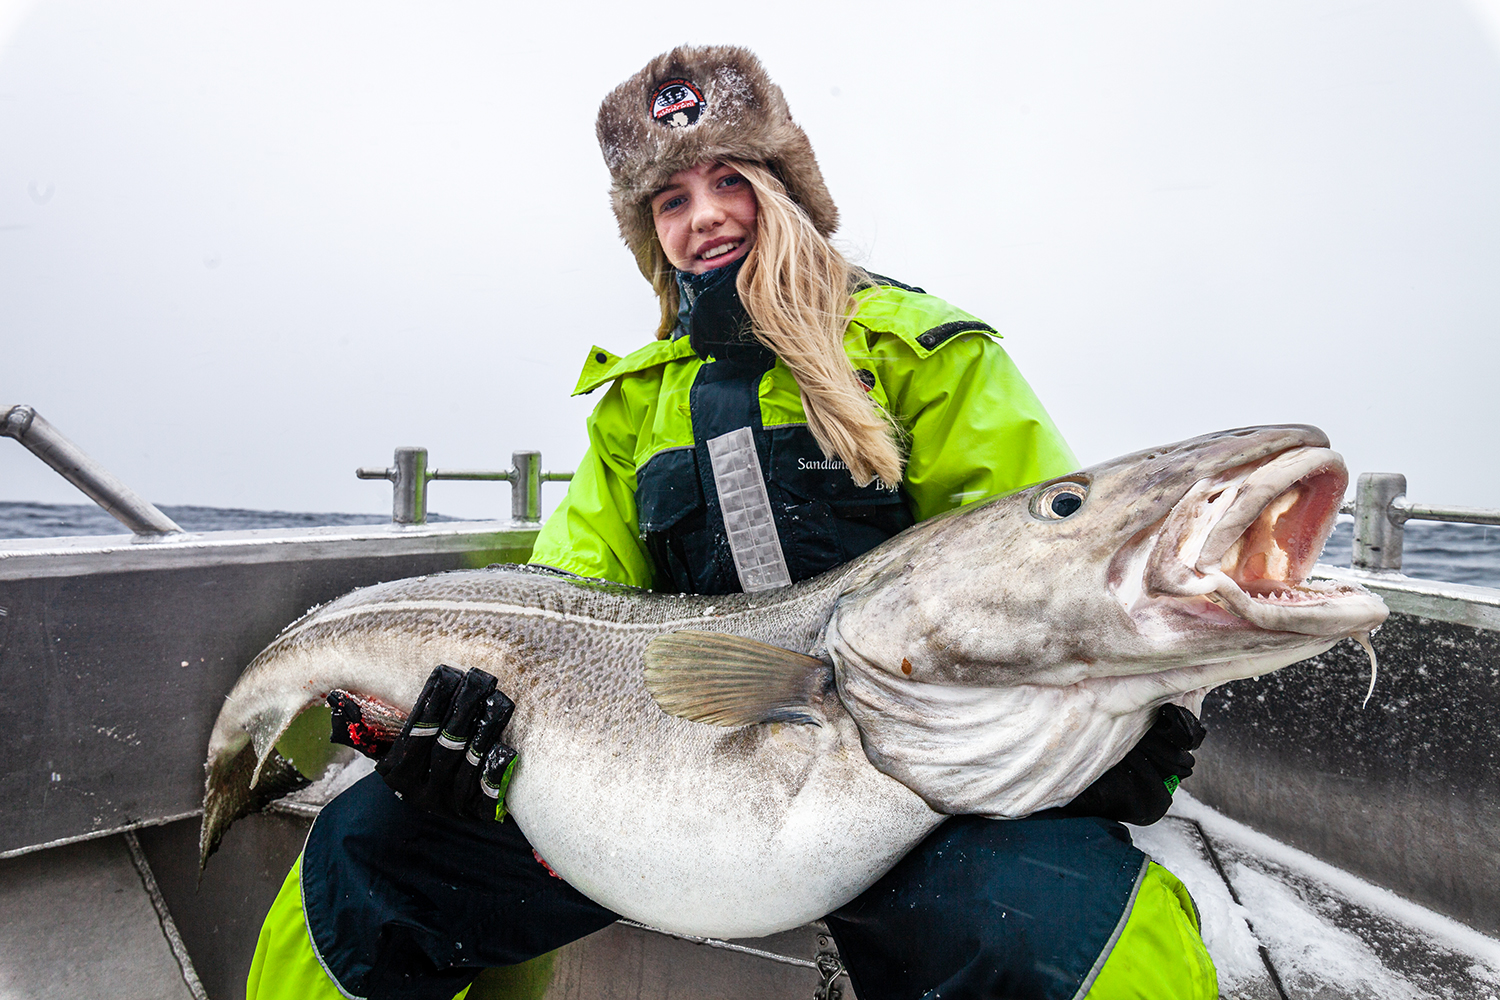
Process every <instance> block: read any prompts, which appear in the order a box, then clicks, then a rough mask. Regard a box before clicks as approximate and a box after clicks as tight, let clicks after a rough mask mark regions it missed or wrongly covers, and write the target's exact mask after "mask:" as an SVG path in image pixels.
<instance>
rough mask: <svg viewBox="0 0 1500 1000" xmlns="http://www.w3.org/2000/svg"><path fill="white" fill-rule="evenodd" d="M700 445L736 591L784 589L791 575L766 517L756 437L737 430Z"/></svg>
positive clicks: (768, 512)
mask: <svg viewBox="0 0 1500 1000" xmlns="http://www.w3.org/2000/svg"><path fill="white" fill-rule="evenodd" d="M704 443H705V444H707V445H708V458H709V461H710V462H711V463H712V464H713V470H714V489H715V490H716V491H717V492H718V494H719V509H720V510H721V511H722V512H723V514H724V533H725V535H726V537H727V539H728V541H729V551H730V552H731V553H733V555H734V569H735V572H736V573H738V574H739V578H740V589H741V590H743V591H744V592H745V593H747V594H753V593H755V592H756V591H758V590H770V589H772V588H773V587H785V586H787V585H788V584H790V583H791V582H792V576H791V574H790V573H789V572H787V566H786V556H785V555H784V554H783V553H782V551H781V538H780V537H779V536H778V535H777V534H776V521H775V519H774V518H773V517H772V515H771V498H770V496H769V495H768V494H767V493H766V481H765V479H764V477H762V476H761V473H760V456H759V455H758V454H757V453H756V451H755V433H754V432H753V431H751V430H750V428H748V427H741V428H739V429H738V430H733V431H730V432H729V433H728V434H720V435H719V436H718V437H714V438H709V439H708V440H707V441H706V442H704Z"/></svg>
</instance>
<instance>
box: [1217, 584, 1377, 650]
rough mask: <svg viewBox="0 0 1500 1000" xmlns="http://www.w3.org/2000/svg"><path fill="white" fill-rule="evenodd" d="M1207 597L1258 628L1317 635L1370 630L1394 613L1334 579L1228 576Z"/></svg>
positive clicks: (1366, 593) (1371, 596)
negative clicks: (1241, 581) (1248, 579)
mask: <svg viewBox="0 0 1500 1000" xmlns="http://www.w3.org/2000/svg"><path fill="white" fill-rule="evenodd" d="M1201 600H1202V601H1205V602H1207V603H1208V604H1211V605H1213V607H1214V608H1215V609H1217V611H1219V612H1227V613H1228V614H1230V615H1233V616H1234V617H1236V618H1239V619H1242V620H1244V621H1245V622H1246V623H1247V624H1249V625H1252V626H1255V627H1257V628H1262V629H1268V630H1270V631H1276V632H1296V633H1299V634H1302V635H1314V636H1335V635H1338V636H1343V635H1349V634H1351V633H1352V632H1361V631H1369V630H1370V629H1372V628H1374V627H1375V626H1377V625H1379V624H1380V623H1381V622H1382V621H1384V620H1385V617H1386V614H1387V613H1388V612H1387V610H1386V607H1385V604H1384V602H1382V601H1381V600H1380V598H1378V597H1376V596H1375V595H1374V594H1372V593H1370V592H1369V591H1368V590H1365V589H1364V588H1363V587H1359V586H1356V585H1353V584H1341V583H1333V582H1329V581H1307V580H1304V581H1302V582H1299V583H1293V582H1290V581H1282V580H1262V581H1252V582H1250V583H1249V584H1248V585H1247V586H1241V585H1240V584H1238V583H1236V582H1235V581H1233V580H1230V579H1229V578H1227V577H1224V578H1222V579H1221V581H1220V585H1219V586H1218V587H1216V588H1215V589H1214V590H1213V591H1211V592H1209V593H1207V594H1204V595H1202V597H1201Z"/></svg>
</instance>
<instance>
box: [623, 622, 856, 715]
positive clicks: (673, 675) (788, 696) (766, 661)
mask: <svg viewBox="0 0 1500 1000" xmlns="http://www.w3.org/2000/svg"><path fill="white" fill-rule="evenodd" d="M832 687H833V668H832V667H831V666H830V665H829V664H827V663H825V662H824V661H822V660H820V659H818V658H817V657H815V656H807V655H805V654H803V653H794V652H792V651H791V650H790V649H782V648H781V647H780V646H772V645H770V644H769V643H764V642H758V641H756V640H755V639H746V638H743V637H741V636H737V635H725V634H724V633H722V632H669V633H667V634H666V635H660V636H657V637H656V638H655V639H652V640H651V642H650V644H648V645H647V646H646V689H647V690H648V691H650V692H651V697H653V698H655V699H656V703H657V704H658V705H660V706H661V709H662V711H664V712H666V713H667V714H668V715H675V716H677V717H678V718H681V719H688V720H689V721H692V722H707V723H710V724H712V725H715V726H753V725H756V724H758V723H763V722H795V723H803V724H806V725H813V726H820V725H822V724H823V722H824V721H825V719H826V717H825V716H824V714H823V697H824V695H825V694H826V693H827V692H828V691H829V690H830V689H831V688H832Z"/></svg>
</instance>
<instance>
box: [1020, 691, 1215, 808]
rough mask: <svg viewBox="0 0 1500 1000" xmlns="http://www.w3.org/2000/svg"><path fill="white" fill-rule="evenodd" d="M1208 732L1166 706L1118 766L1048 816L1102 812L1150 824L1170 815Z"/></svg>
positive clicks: (1192, 718) (1179, 709) (1192, 717)
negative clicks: (1180, 784) (1179, 789)
mask: <svg viewBox="0 0 1500 1000" xmlns="http://www.w3.org/2000/svg"><path fill="white" fill-rule="evenodd" d="M1207 733H1208V730H1207V729H1204V728H1203V723H1201V722H1199V721H1198V717H1197V716H1195V715H1194V714H1193V713H1192V712H1189V711H1188V710H1187V709H1185V708H1183V707H1182V706H1181V705H1163V706H1162V707H1161V709H1160V711H1158V712H1157V713H1156V721H1155V722H1154V723H1152V724H1151V728H1150V729H1148V730H1146V735H1145V736H1142V737H1141V740H1140V742H1139V743H1137V744H1136V745H1135V746H1134V747H1132V748H1131V750H1130V752H1129V753H1127V754H1126V755H1125V758H1124V759H1123V760H1121V761H1120V762H1119V763H1118V764H1116V765H1115V766H1114V767H1112V768H1110V769H1109V770H1108V771H1105V772H1104V773H1103V774H1101V775H1100V776H1099V778H1098V780H1096V781H1095V782H1094V783H1093V784H1092V785H1090V786H1089V787H1087V788H1085V789H1084V790H1083V791H1082V792H1080V793H1079V794H1078V797H1077V798H1076V799H1074V800H1073V801H1072V802H1069V803H1068V804H1067V805H1065V806H1061V807H1059V808H1057V809H1049V810H1047V811H1046V814H1047V815H1049V816H1103V817H1104V818H1105V819H1113V820H1119V821H1120V822H1122V823H1133V824H1135V825H1136V826H1148V825H1150V824H1152V823H1155V822H1156V821H1157V820H1159V819H1161V818H1162V817H1163V816H1165V815H1166V814H1167V810H1168V809H1170V808H1171V806H1172V793H1173V792H1175V791H1176V790H1177V785H1178V783H1179V782H1180V781H1181V780H1182V779H1183V778H1186V777H1187V776H1188V775H1190V774H1192V773H1193V763H1194V761H1193V754H1192V751H1194V750H1196V749H1198V747H1199V745H1201V744H1202V743H1203V737H1204V736H1205V735H1207Z"/></svg>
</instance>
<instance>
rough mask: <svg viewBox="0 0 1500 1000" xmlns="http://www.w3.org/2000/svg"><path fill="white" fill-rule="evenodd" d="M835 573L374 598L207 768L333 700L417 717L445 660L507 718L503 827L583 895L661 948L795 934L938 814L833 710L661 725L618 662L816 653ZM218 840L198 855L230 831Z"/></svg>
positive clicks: (352, 611)
mask: <svg viewBox="0 0 1500 1000" xmlns="http://www.w3.org/2000/svg"><path fill="white" fill-rule="evenodd" d="M842 575H843V574H839V573H835V574H832V575H830V576H826V577H823V578H819V579H818V580H815V581H809V582H808V583H805V584H802V585H799V586H796V587H792V588H788V589H786V590H783V591H777V592H775V593H773V594H770V595H752V596H746V595H729V596H723V597H711V598H702V597H683V596H676V595H661V594H653V593H649V592H644V591H637V590H631V589H629V588H624V587H619V586H615V585H612V584H605V583H598V582H580V581H576V580H570V579H567V578H563V577H558V576H555V575H550V574H543V573H538V572H535V571H527V570H523V569H519V568H514V567H503V568H502V567H492V568H490V569H488V570H478V571H469V572H458V573H447V574H439V575H434V576H429V577H426V578H423V579H411V580H400V581H396V582H393V583H388V584H383V585H380V586H376V587H369V588H365V589H363V590H359V591H356V592H354V593H352V594H349V595H347V596H345V597H343V598H341V599H339V600H337V601H335V602H333V603H331V604H329V605H327V606H325V607H323V608H320V609H317V610H315V611H314V612H312V613H311V614H309V615H308V616H307V617H306V618H304V619H303V620H302V621H300V622H298V623H297V624H295V625H293V626H292V627H290V628H288V629H287V631H286V632H284V633H283V634H282V635H281V636H280V637H278V638H277V640H276V641H275V642H274V643H272V645H271V646H270V647H269V648H268V649H267V650H266V651H265V652H264V653H262V654H261V655H260V656H259V657H257V659H256V660H255V662H254V663H252V664H251V666H250V667H249V668H248V669H247V671H246V673H245V675H244V677H243V678H242V679H241V681H240V683H239V684H238V685H236V687H235V689H234V691H233V692H232V693H231V694H230V696H229V699H228V701H227V702H226V705H225V708H224V712H223V714H222V715H221V717H220V721H219V725H218V726H216V728H215V732H214V736H213V740H212V742H211V745H210V749H209V757H210V761H211V762H214V761H220V760H226V761H227V760H233V759H234V758H235V757H247V756H249V755H250V754H251V753H252V752H253V751H252V746H259V747H261V748H263V749H264V750H267V751H268V750H269V749H270V747H271V746H272V745H273V744H274V743H275V741H276V739H277V738H278V737H279V736H280V734H281V732H282V731H284V729H285V727H286V725H287V724H289V723H290V721H291V719H292V717H293V716H294V715H295V714H296V713H297V712H299V711H300V710H301V709H302V708H303V707H305V706H306V705H309V704H314V703H316V702H317V701H319V700H321V698H322V697H323V693H324V692H326V691H328V690H332V689H333V688H339V687H342V688H349V689H357V690H358V691H359V692H360V693H361V694H363V695H366V696H369V697H374V698H378V699H380V700H381V701H384V702H387V703H389V704H393V705H410V704H412V703H413V702H415V700H416V697H417V695H418V694H419V693H420V691H421V688H422V684H423V682H424V681H425V680H426V677H427V674H428V673H429V672H430V670H431V669H432V667H433V666H435V665H436V664H438V663H447V664H450V665H453V666H458V667H461V668H465V669H467V668H470V667H479V668H481V669H483V670H487V671H489V672H490V673H492V674H494V675H495V676H496V677H497V678H499V682H500V687H501V689H502V690H504V691H506V692H507V693H509V694H510V695H511V697H512V698H514V699H515V702H516V712H515V716H514V717H513V719H512V721H511V724H510V726H509V728H508V729H507V737H506V739H507V742H509V743H511V744H512V745H513V746H515V748H516V749H517V750H518V751H519V754H520V757H519V760H520V763H519V764H518V766H517V769H516V773H515V778H514V780H513V782H512V784H511V786H510V791H509V794H508V796H507V803H508V805H509V809H510V813H511V815H512V816H514V817H515V820H516V822H517V823H519V824H520V826H521V829H522V830H523V831H525V833H526V835H527V837H528V838H530V840H531V841H532V843H533V845H535V846H536V847H537V849H538V851H539V852H540V853H541V854H542V856H543V857H545V858H546V859H547V862H548V864H550V865H551V866H552V867H553V869H554V870H556V871H557V872H558V873H560V874H561V875H562V876H563V877H564V878H566V879H567V880H568V881H569V882H570V883H571V884H573V885H574V886H576V887H577V888H579V889H580V890H581V891H583V892H584V893H586V894H587V895H589V896H590V897H592V898H593V899H595V900H597V901H598V902H600V903H602V904H604V905H605V906H608V907H610V908H611V909H613V910H615V911H616V912H619V913H622V914H624V915H626V916H630V917H632V918H634V919H638V920H642V921H645V922H649V923H651V924H652V925H654V926H658V927H662V928H664V929H667V930H679V931H682V932H688V933H697V934H704V933H711V934H717V935H726V936H748V935H759V934H766V933H772V932H774V931H776V930H779V929H785V928H788V927H795V926H798V925H800V924H802V923H806V922H807V921H808V920H811V919H814V918H816V917H819V916H821V915H822V914H824V913H826V912H828V911H829V910H830V909H833V908H834V907H836V906H838V905H841V904H842V903H843V902H846V901H847V900H848V899H849V898H852V896H853V895H855V894H857V893H858V891H860V890H861V889H862V888H863V887H864V886H866V885H868V884H870V883H871V882H873V881H874V880H875V879H876V878H878V877H879V876H880V875H881V874H882V873H883V872H884V871H885V870H886V869H888V868H889V867H890V865H892V864H894V863H895V861H896V860H897V859H898V858H900V857H901V855H903V854H904V853H905V852H906V851H907V850H909V849H910V848H911V847H912V846H913V845H914V844H915V843H916V842H917V841H919V840H920V839H921V838H922V837H923V836H924V835H925V834H926V833H927V832H929V831H930V830H931V829H932V828H933V827H935V826H936V825H937V824H938V823H939V822H940V821H941V820H942V816H941V815H940V814H938V813H935V812H933V811H932V810H931V809H929V808H928V807H927V806H926V805H925V804H924V803H923V802H922V800H921V799H920V798H919V797H917V796H916V795H914V794H913V793H912V792H911V791H910V790H909V789H907V788H905V787H904V786H902V785H900V784H899V783H897V782H896V781H894V780H892V779H891V778H888V777H886V776H885V775H882V774H880V773H879V772H878V771H876V770H875V769H874V768H872V767H870V765H869V763H868V761H867V760H866V759H865V756H864V753H863V751H862V749H861V747H860V742H859V734H858V730H857V729H856V727H855V726H854V724H853V722H852V720H850V718H849V717H848V715H847V713H845V712H844V711H843V710H842V706H840V705H838V704H837V703H836V702H834V703H832V704H830V705H829V706H827V711H826V713H825V715H826V720H827V721H826V722H825V723H824V724H823V725H820V726H805V725H798V726H791V725H766V726H750V727H743V728H739V729H723V728H719V727H715V726H707V725H701V724H698V723H693V722H687V721H685V720H682V719H678V718H675V717H673V716H670V715H667V714H665V713H664V712H662V711H661V709H659V708H658V707H657V706H656V703H655V702H654V701H653V700H652V699H651V697H650V695H649V694H648V693H647V692H646V689H645V686H644V683H643V674H642V672H641V670H640V669H638V668H637V669H629V668H627V667H626V666H625V665H627V664H639V663H640V662H641V659H642V652H643V650H644V648H645V645H646V643H647V642H648V641H649V640H650V639H652V638H653V637H655V636H657V635H660V634H662V633H664V632H669V631H673V630H676V629H683V628H693V629H701V630H709V631H723V632H729V633H732V634H739V635H745V636H749V637H753V638H756V639H760V640H762V641H764V642H768V643H772V644H774V645H778V646H782V647H785V648H789V649H795V650H798V651H804V652H814V651H816V650H817V648H818V642H819V639H820V635H821V632H822V629H823V626H824V624H825V623H826V621H827V617H828V613H829V610H830V609H831V607H832V605H833V602H834V600H835V598H836V597H837V594H838V592H839V588H840V581H841V579H842ZM355 678H357V680H354V679H355ZM247 733H248V734H249V736H250V737H251V739H252V740H253V744H244V743H243V740H244V739H245V735H244V734H247ZM237 744H238V745H237ZM272 759H275V758H274V757H273V758H272ZM210 774H211V778H210V787H209V792H208V799H209V800H213V799H215V798H216V797H217V796H220V795H225V794H228V791H227V790H224V789H220V788H217V787H216V783H215V781H214V778H213V777H212V775H213V774H214V771H213V765H212V763H211V765H210ZM206 812H209V813H212V814H214V815H215V816H218V815H219V814H218V813H217V812H216V811H215V810H213V808H212V806H208V807H206ZM872 816H874V817H879V822H878V824H876V825H874V826H873V827H872V825H871V823H870V822H869V820H870V818H871V817H872ZM231 820H232V817H222V818H218V819H216V820H215V822H217V823H222V824H224V825H227V822H228V821H231ZM210 827H211V824H210V822H209V821H207V820H206V821H205V831H204V843H205V845H208V844H210V843H211V838H212V837H213V836H214V835H215V834H216V833H218V832H221V831H220V830H213V829H211V828H210ZM606 844H607V845H608V846H607V847H606V848H603V849H601V845H606Z"/></svg>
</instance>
